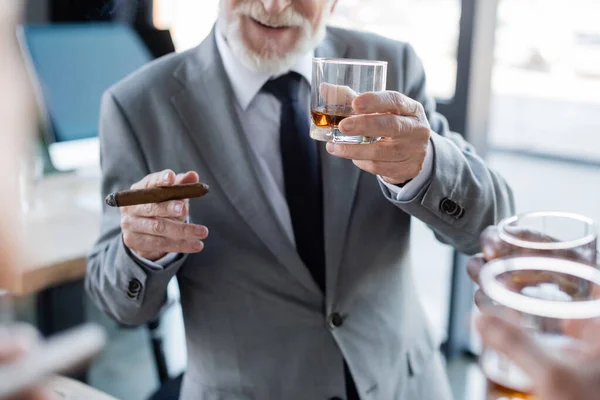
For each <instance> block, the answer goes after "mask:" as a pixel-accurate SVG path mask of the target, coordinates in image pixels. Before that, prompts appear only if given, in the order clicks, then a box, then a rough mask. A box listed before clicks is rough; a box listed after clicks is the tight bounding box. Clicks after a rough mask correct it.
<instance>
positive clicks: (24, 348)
mask: <svg viewBox="0 0 600 400" xmlns="http://www.w3.org/2000/svg"><path fill="white" fill-rule="evenodd" d="M20 4H21V2H20V1H16V0H9V1H1V2H0V60H1V62H0V88H2V90H0V121H1V124H0V171H2V172H3V173H2V176H3V179H2V195H1V196H0V291H1V290H2V289H3V287H4V285H7V284H9V282H10V279H11V276H12V273H13V271H14V270H15V268H18V266H19V265H20V262H21V255H22V252H21V251H20V249H21V243H20V239H21V231H20V224H19V220H18V216H19V213H18V212H15V210H19V209H20V208H21V206H20V204H19V191H18V169H19V161H20V159H21V157H22V156H23V154H24V153H23V149H24V146H25V145H26V142H27V139H28V138H30V137H31V135H32V132H33V131H34V126H33V125H32V123H33V122H35V117H34V116H35V112H34V103H33V101H32V97H31V91H30V88H29V85H28V83H27V77H26V76H25V73H24V71H25V69H24V66H23V64H22V62H21V59H20V55H19V51H18V46H17V41H16V24H17V20H18V17H19V11H20ZM0 296H2V294H1V293H0ZM2 301H3V300H2V298H0V302H2ZM0 307H2V305H1V304H0ZM0 312H2V310H0ZM4 322H5V321H1V320H0V366H1V365H2V364H10V363H11V362H14V361H15V360H16V359H18V358H19V357H20V356H22V355H23V354H25V353H26V352H28V351H31V350H32V349H33V348H34V347H35V345H36V343H38V341H39V336H38V334H37V332H36V331H35V329H33V328H32V327H30V326H27V325H21V324H19V325H16V324H15V325H3V323H4ZM0 379H1V377H0ZM49 398H50V397H48V394H47V393H46V392H45V391H44V390H41V389H36V388H32V389H30V390H27V391H26V392H25V393H22V394H20V395H18V396H16V397H12V398H11V399H0V400H42V399H49Z"/></svg>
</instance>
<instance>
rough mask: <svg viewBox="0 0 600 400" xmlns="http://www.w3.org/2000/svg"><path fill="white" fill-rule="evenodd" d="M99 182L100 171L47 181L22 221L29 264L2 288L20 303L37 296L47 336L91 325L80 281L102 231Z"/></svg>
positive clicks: (39, 317)
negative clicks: (87, 258) (89, 253)
mask: <svg viewBox="0 0 600 400" xmlns="http://www.w3.org/2000/svg"><path fill="white" fill-rule="evenodd" d="M99 182H100V174H99V172H98V171H86V172H79V173H64V174H56V175H51V176H48V177H45V178H44V179H41V180H40V181H39V182H37V183H36V185H35V188H33V189H32V191H33V193H32V194H31V197H32V201H31V202H30V203H31V204H30V209H29V210H28V211H27V212H26V214H25V215H24V218H23V221H24V231H25V238H26V246H25V251H24V253H25V258H24V262H23V265H21V266H19V268H16V269H15V271H14V272H13V273H12V274H11V275H10V276H8V277H7V281H6V282H0V287H5V288H7V289H8V291H9V292H10V293H11V294H12V295H14V296H17V297H19V296H28V295H36V303H37V307H36V319H37V327H38V329H39V330H40V332H41V333H42V334H43V335H44V336H49V335H52V334H54V333H57V332H60V331H63V330H65V329H68V328H71V327H74V326H76V325H79V324H81V323H83V322H85V320H86V314H85V301H84V300H85V297H84V296H85V293H84V289H83V284H82V282H81V278H83V277H84V275H85V268H86V267H85V262H86V256H87V254H88V252H89V251H90V249H91V248H92V245H93V244H94V242H95V241H96V239H97V238H98V235H99V231H100V218H101V198H100V183H99ZM79 378H81V379H85V377H84V376H80V377H79Z"/></svg>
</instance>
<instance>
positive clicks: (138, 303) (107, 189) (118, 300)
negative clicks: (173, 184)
mask: <svg viewBox="0 0 600 400" xmlns="http://www.w3.org/2000/svg"><path fill="white" fill-rule="evenodd" d="M100 155H101V166H102V196H103V197H104V196H106V195H107V194H108V193H111V192H115V191H119V190H125V189H129V187H130V186H131V184H132V183H134V182H137V181H139V180H140V179H142V178H143V177H144V176H146V175H147V174H148V173H149V172H150V171H149V167H148V165H147V162H146V160H145V158H144V155H143V154H142V151H141V147H140V145H139V141H138V138H137V137H136V135H135V132H133V129H132V128H131V125H130V124H129V122H128V120H127V118H126V116H125V114H124V112H123V109H122V107H121V106H120V104H119V102H118V101H117V99H116V98H115V96H114V95H113V94H112V93H111V92H110V91H109V92H107V93H105V95H104V96H103V99H102V107H101V112H100ZM120 219H121V215H120V211H119V209H118V208H113V207H108V206H106V205H104V206H103V213H102V224H101V235H100V238H99V239H98V241H97V243H96V244H95V246H94V248H93V249H92V251H91V253H90V255H89V257H88V260H87V274H86V278H85V286H86V290H87V292H88V294H89V295H90V296H91V298H92V300H93V301H94V302H95V303H96V305H97V306H98V307H99V308H100V309H102V310H103V311H104V312H106V313H107V314H108V315H110V316H111V317H113V318H114V319H116V320H117V321H119V322H121V323H123V324H126V325H139V324H143V323H145V322H147V321H149V320H151V319H153V318H154V317H156V316H157V315H158V314H159V312H160V310H161V308H162V306H163V305H164V304H165V301H166V299H167V285H168V283H169V281H170V280H171V278H172V277H173V276H174V275H175V274H176V273H177V271H178V270H179V268H180V267H181V265H182V264H183V262H184V261H185V256H183V255H181V256H179V257H178V258H176V259H175V260H174V261H173V262H171V263H170V264H169V265H167V266H165V267H164V268H152V267H150V266H148V265H147V264H146V263H144V262H142V261H141V260H139V259H138V258H136V257H134V256H133V254H132V253H131V251H130V250H129V249H128V248H127V247H126V246H125V244H124V243H123V238H122V234H121V228H120Z"/></svg>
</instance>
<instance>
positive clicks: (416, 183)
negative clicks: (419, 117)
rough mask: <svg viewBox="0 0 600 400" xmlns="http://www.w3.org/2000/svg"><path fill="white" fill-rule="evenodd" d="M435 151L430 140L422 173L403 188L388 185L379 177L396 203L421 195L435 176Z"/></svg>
mask: <svg viewBox="0 0 600 400" xmlns="http://www.w3.org/2000/svg"><path fill="white" fill-rule="evenodd" d="M433 151H434V150H433V145H432V144H431V140H429V143H428V144H427V151H426V154H425V161H423V168H421V172H419V175H417V176H416V177H415V178H413V179H412V180H411V181H410V182H408V183H407V184H406V185H404V186H402V187H400V186H397V185H393V184H391V183H388V182H386V181H385V180H384V179H383V178H382V177H381V176H379V175H377V178H378V179H379V181H380V182H381V183H383V184H384V185H385V187H386V188H388V190H389V191H390V195H391V197H392V198H393V199H395V200H396V201H410V200H412V199H414V198H415V196H416V195H417V194H419V192H420V191H421V189H422V188H423V186H425V185H426V184H427V182H429V180H430V179H431V177H432V176H433Z"/></svg>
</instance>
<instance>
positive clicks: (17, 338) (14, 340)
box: [0, 325, 51, 400]
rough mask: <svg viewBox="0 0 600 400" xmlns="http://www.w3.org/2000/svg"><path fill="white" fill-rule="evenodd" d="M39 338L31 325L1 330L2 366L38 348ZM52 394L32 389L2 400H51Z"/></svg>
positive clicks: (0, 359) (0, 353) (0, 361)
mask: <svg viewBox="0 0 600 400" xmlns="http://www.w3.org/2000/svg"><path fill="white" fill-rule="evenodd" d="M38 341H39V336H38V334H37V332H36V331H35V329H33V328H32V327H30V326H29V325H15V326H10V327H3V328H0V365H3V364H8V365H10V364H11V363H12V362H15V361H16V360H18V359H19V357H22V356H23V355H24V354H26V353H27V352H28V351H30V350H31V349H32V348H33V347H35V346H36V344H37V342H38ZM50 399H51V397H50V394H49V393H47V392H46V391H45V390H43V389H41V388H30V389H28V390H26V391H24V392H22V393H19V394H18V395H17V396H13V397H11V398H9V399H4V398H2V399H0V400H50Z"/></svg>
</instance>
